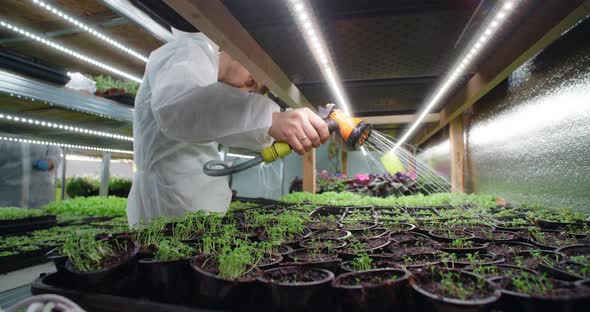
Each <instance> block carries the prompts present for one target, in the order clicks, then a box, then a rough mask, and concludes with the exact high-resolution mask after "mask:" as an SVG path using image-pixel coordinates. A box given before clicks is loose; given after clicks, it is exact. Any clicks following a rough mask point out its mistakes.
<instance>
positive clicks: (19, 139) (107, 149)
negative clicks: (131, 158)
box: [0, 136, 133, 155]
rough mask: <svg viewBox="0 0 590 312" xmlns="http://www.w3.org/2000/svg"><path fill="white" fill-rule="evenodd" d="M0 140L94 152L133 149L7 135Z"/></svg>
mask: <svg viewBox="0 0 590 312" xmlns="http://www.w3.org/2000/svg"><path fill="white" fill-rule="evenodd" d="M0 140H2V141H8V142H17V143H28V144H39V145H51V146H60V147H66V148H73V149H80V150H88V151H96V152H107V153H114V154H126V155H133V151H127V150H120V149H112V148H102V147H94V146H86V145H76V144H68V143H61V142H51V141H42V140H37V139H26V138H15V137H8V136H0Z"/></svg>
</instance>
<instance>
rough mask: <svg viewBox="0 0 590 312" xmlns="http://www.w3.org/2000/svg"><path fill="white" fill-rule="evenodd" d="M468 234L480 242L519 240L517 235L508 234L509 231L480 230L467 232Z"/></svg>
mask: <svg viewBox="0 0 590 312" xmlns="http://www.w3.org/2000/svg"><path fill="white" fill-rule="evenodd" d="M468 232H469V233H472V234H473V235H475V238H477V239H480V240H489V241H507V240H517V239H518V238H519V236H518V234H517V233H514V232H509V231H500V230H493V231H489V230H487V229H481V230H468Z"/></svg>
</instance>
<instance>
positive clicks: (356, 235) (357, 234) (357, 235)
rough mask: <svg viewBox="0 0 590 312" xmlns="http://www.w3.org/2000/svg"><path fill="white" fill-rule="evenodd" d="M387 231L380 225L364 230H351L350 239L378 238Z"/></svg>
mask: <svg viewBox="0 0 590 312" xmlns="http://www.w3.org/2000/svg"><path fill="white" fill-rule="evenodd" d="M388 234H389V232H388V231H387V229H384V228H381V227H375V228H372V229H369V230H365V231H354V232H352V237H351V238H350V240H363V239H365V240H366V239H372V238H379V237H382V236H385V235H388Z"/></svg>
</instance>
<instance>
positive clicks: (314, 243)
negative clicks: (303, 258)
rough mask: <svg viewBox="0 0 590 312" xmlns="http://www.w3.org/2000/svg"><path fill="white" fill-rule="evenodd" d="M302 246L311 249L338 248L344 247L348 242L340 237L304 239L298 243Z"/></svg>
mask: <svg viewBox="0 0 590 312" xmlns="http://www.w3.org/2000/svg"><path fill="white" fill-rule="evenodd" d="M299 245H300V246H301V247H302V248H313V249H331V250H334V249H340V248H343V247H346V245H348V242H347V241H345V240H340V239H306V240H303V241H301V242H300V243H299Z"/></svg>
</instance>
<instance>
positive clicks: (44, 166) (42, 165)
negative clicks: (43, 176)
mask: <svg viewBox="0 0 590 312" xmlns="http://www.w3.org/2000/svg"><path fill="white" fill-rule="evenodd" d="M33 168H35V169H38V170H41V171H49V170H52V169H53V161H52V160H51V159H49V160H45V159H39V160H36V161H34V162H33Z"/></svg>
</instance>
